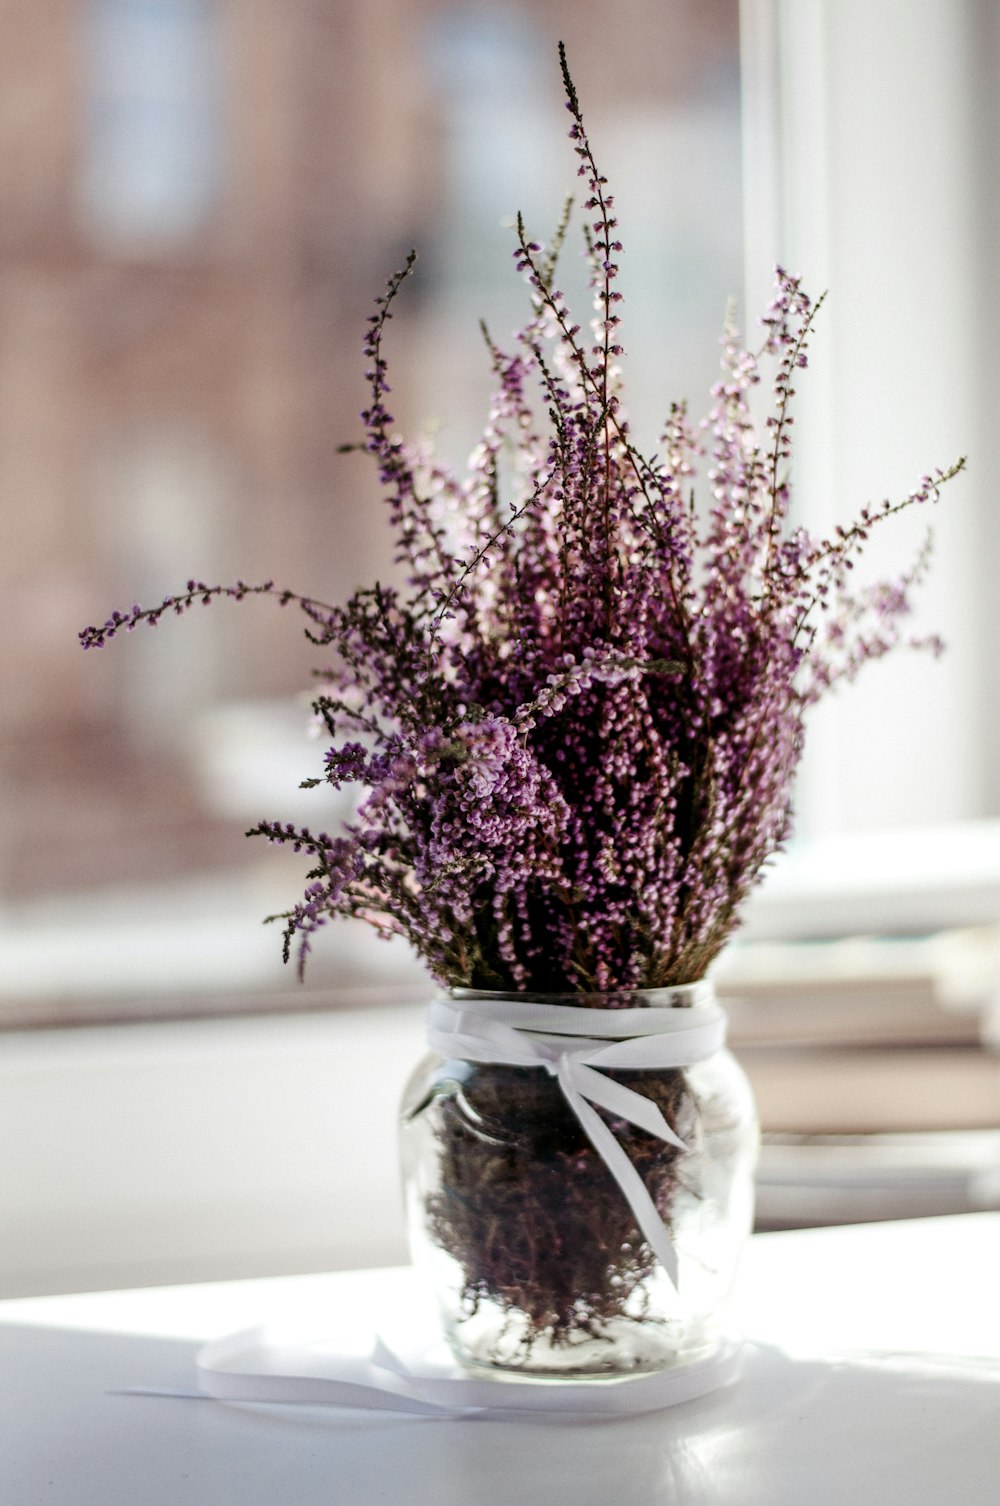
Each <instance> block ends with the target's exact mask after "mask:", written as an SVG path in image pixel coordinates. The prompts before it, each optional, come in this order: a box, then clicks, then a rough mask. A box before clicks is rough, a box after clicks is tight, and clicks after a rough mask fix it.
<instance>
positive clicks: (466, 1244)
mask: <svg viewBox="0 0 1000 1506" xmlns="http://www.w3.org/2000/svg"><path fill="white" fill-rule="evenodd" d="M607 1076H608V1077H614V1078H615V1079H616V1080H617V1081H619V1082H622V1083H624V1084H626V1085H627V1086H628V1087H631V1088H633V1089H635V1091H637V1092H639V1093H641V1094H642V1095H643V1097H645V1098H648V1099H650V1100H651V1101H652V1102H653V1103H655V1104H656V1106H657V1107H658V1108H659V1109H660V1111H661V1113H662V1114H663V1117H664V1118H665V1119H666V1121H667V1123H668V1124H670V1125H671V1127H672V1128H674V1129H675V1130H676V1131H677V1133H678V1134H679V1135H680V1136H681V1138H682V1139H686V1138H687V1136H688V1135H689V1134H690V1131H691V1126H692V1124H693V1121H694V1116H695V1113H696V1108H695V1103H694V1097H693V1094H692V1093H691V1091H690V1089H689V1087H688V1085H687V1080H686V1075H685V1073H684V1072H683V1071H681V1070H678V1069H672V1070H667V1071H656V1072H654V1071H618V1072H611V1071H609V1072H608V1073H607ZM438 1112H439V1114H440V1116H441V1117H440V1119H439V1123H438V1130H437V1134H438V1138H439V1141H440V1156H441V1184H440V1191H439V1192H438V1193H437V1194H435V1196H434V1197H433V1198H432V1199H431V1202H430V1206H429V1210H428V1212H429V1217H430V1229H431V1233H432V1236H433V1238H434V1240H435V1241H436V1243H437V1244H438V1245H440V1246H441V1248H442V1249H444V1250H446V1251H447V1252H448V1254H449V1255H451V1256H452V1257H453V1258H454V1259H455V1260H456V1261H457V1262H458V1264H459V1266H460V1267H461V1270H462V1281H463V1286H462V1302H463V1309H464V1314H465V1316H466V1317H472V1316H474V1315H475V1313H476V1312H477V1311H478V1310H479V1307H480V1305H481V1304H482V1303H483V1302H484V1301H489V1302H492V1303H494V1304H495V1305H496V1306H497V1307H499V1308H500V1309H501V1310H502V1311H504V1312H506V1313H508V1314H510V1315H511V1317H512V1318H513V1317H515V1316H516V1315H517V1314H521V1315H522V1318H523V1322H524V1329H523V1332H524V1339H523V1345H524V1348H525V1350H530V1348H531V1346H532V1345H533V1344H534V1343H535V1342H536V1341H537V1340H538V1339H539V1338H542V1337H544V1338H545V1339H546V1340H547V1341H548V1342H549V1343H551V1344H552V1345H554V1346H557V1347H558V1346H563V1345H569V1344H573V1343H579V1342H580V1341H582V1340H584V1339H590V1338H601V1337H602V1336H603V1334H604V1332H605V1328H606V1325H607V1324H608V1323H609V1322H611V1321H612V1320H613V1319H615V1318H621V1317H626V1316H627V1317H631V1318H635V1317H642V1316H643V1307H644V1287H645V1285H646V1284H647V1283H648V1279H649V1277H650V1276H651V1275H652V1274H653V1272H654V1270H655V1268H656V1258H655V1256H654V1255H653V1253H652V1251H651V1250H650V1248H649V1245H648V1244H647V1243H646V1241H645V1239H644V1237H643V1235H642V1234H641V1232H640V1230H639V1228H638V1226H637V1224H636V1221H635V1215H634V1213H633V1212H632V1209H631V1208H630V1207H629V1204H628V1202H627V1200H626V1198H625V1194H624V1193H623V1192H622V1190H621V1188H620V1187H619V1185H618V1183H617V1182H616V1180H615V1178H614V1176H613V1175H612V1173H611V1171H610V1170H609V1169H608V1167H607V1165H606V1164H605V1162H604V1160H603V1159H602V1157H601V1155H600V1153H599V1152H598V1151H597V1149H596V1148H595V1147H594V1146H593V1145H592V1143H591V1141H590V1140H589V1138H588V1136H587V1134H586V1132H585V1130H584V1128H583V1126H582V1124H581V1123H580V1121H579V1119H578V1118H577V1117H576V1115H575V1114H574V1112H573V1110H572V1108H571V1107H570V1105H569V1103H568V1102H567V1101H566V1098H565V1097H564V1095H563V1092H562V1089H561V1088H560V1086H559V1084H558V1082H557V1081H556V1080H555V1079H554V1078H553V1077H551V1076H550V1075H549V1073H548V1072H545V1071H539V1070H536V1069H532V1068H523V1067H509V1066H492V1065H491V1066H487V1067H478V1068H475V1069H474V1070H473V1071H472V1072H471V1073H470V1074H468V1076H467V1077H466V1078H465V1080H464V1081H463V1082H462V1083H461V1084H457V1083H456V1084H455V1090H454V1091H453V1092H452V1093H450V1094H448V1095H445V1096H442V1097H441V1098H439V1099H438ZM597 1112H598V1113H600V1114H601V1115H602V1117H603V1118H604V1120H605V1122H606V1123H607V1124H608V1125H609V1127H610V1128H611V1130H612V1132H613V1133H614V1135H615V1138H616V1139H617V1140H618V1141H619V1143H620V1144H621V1146H622V1149H623V1150H624V1151H625V1154H626V1155H627V1156H628V1158H629V1160H630V1161H631V1162H632V1164H633V1166H634V1167H635V1168H636V1170H637V1171H638V1173H639V1175H640V1176H641V1178H642V1180H643V1182H644V1183H645V1186H646V1188H647V1190H648V1192H649V1194H650V1196H651V1197H652V1199H653V1202H654V1203H655V1205H656V1207H657V1211H658V1212H659V1214H660V1217H661V1218H662V1219H663V1221H664V1223H665V1224H666V1226H667V1228H668V1229H669V1228H670V1226H671V1223H672V1211H673V1205H674V1201H675V1197H676V1194H677V1192H678V1189H679V1188H680V1186H681V1171H682V1163H683V1158H684V1155H685V1152H684V1151H682V1150H680V1149H678V1147H676V1146H674V1145H670V1144H668V1143H666V1142H665V1141H663V1140H661V1139H659V1138H658V1137H656V1136H654V1135H650V1134H648V1133H646V1132H645V1131H644V1130H642V1129H639V1128H638V1127H637V1126H635V1125H633V1124H630V1123H628V1122H626V1121H625V1120H622V1119H619V1118H616V1117H614V1116H612V1115H611V1114H609V1113H607V1112H606V1111H604V1110H602V1109H600V1108H598V1109H597Z"/></svg>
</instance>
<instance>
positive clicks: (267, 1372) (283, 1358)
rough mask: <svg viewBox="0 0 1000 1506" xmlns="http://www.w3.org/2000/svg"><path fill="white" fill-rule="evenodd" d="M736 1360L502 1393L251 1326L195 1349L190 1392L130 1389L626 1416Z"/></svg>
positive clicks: (689, 1397) (728, 1375) (731, 1349)
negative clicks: (296, 1341)
mask: <svg viewBox="0 0 1000 1506" xmlns="http://www.w3.org/2000/svg"><path fill="white" fill-rule="evenodd" d="M404 1344H405V1340H404ZM438 1345H440V1340H439V1341H438ZM741 1357H742V1345H741V1344H739V1343H736V1342H732V1341H729V1342H726V1343H724V1344H722V1345H721V1346H720V1347H719V1349H717V1350H716V1352H715V1353H714V1354H712V1355H709V1356H707V1357H706V1358H705V1359H702V1360H697V1361H695V1362H693V1363H691V1364H685V1365H679V1366H677V1367H676V1368H675V1369H668V1370H662V1371H657V1372H655V1373H653V1374H650V1375H636V1376H626V1377H622V1378H619V1379H609V1380H606V1381H605V1380H601V1379H595V1380H593V1381H589V1382H587V1383H586V1384H585V1385H581V1384H580V1383H579V1382H578V1381H573V1380H569V1381H563V1382H560V1381H557V1380H549V1379H545V1380H535V1381H532V1380H530V1379H528V1378H527V1377H519V1378H518V1380H517V1383H516V1384H514V1385H512V1384H511V1382H510V1381H509V1380H492V1379H489V1378H486V1377H483V1378H480V1377H478V1376H470V1375H466V1374H465V1373H464V1372H463V1371H462V1370H461V1369H460V1367H459V1366H458V1365H457V1364H456V1363H455V1362H454V1361H453V1360H451V1359H450V1358H449V1359H447V1360H443V1359H441V1357H440V1356H439V1355H437V1354H436V1353H435V1352H434V1351H433V1350H429V1351H428V1352H427V1353H426V1354H425V1353H424V1352H422V1351H421V1350H420V1349H419V1348H417V1349H414V1351H413V1353H412V1354H408V1355H407V1357H406V1358H405V1359H404V1358H401V1357H400V1354H399V1353H398V1351H396V1350H394V1349H390V1348H389V1347H388V1345H387V1344H386V1343H385V1341H384V1340H381V1339H376V1341H375V1344H374V1347H373V1349H372V1350H371V1352H370V1353H369V1354H368V1355H366V1356H361V1355H344V1354H339V1353H338V1352H337V1350H336V1348H335V1347H323V1348H317V1346H316V1345H314V1344H312V1345H307V1344H301V1343H300V1344H297V1345H296V1344H289V1343H288V1342H287V1341H286V1340H285V1339H284V1338H283V1336H282V1335H281V1334H280V1332H271V1331H269V1330H268V1329H265V1328H257V1329H250V1330H248V1331H247V1332H245V1333H238V1334H232V1335H230V1336H229V1337H228V1338H225V1339H217V1340H215V1341H214V1342H213V1343H210V1344H206V1345H204V1346H203V1348H202V1350H201V1352H200V1353H199V1355H198V1383H199V1390H198V1391H194V1392H181V1391H172V1392H165V1391H157V1390H154V1389H153V1388H135V1390H137V1391H138V1390H142V1391H143V1394H146V1395H161V1396H162V1395H186V1396H195V1397H204V1398H212V1399H214V1400H216V1401H235V1402H247V1401H249V1402H278V1403H286V1404H290V1405H312V1406H316V1405H319V1406H332V1407H350V1408H360V1409H363V1410H365V1411H379V1412H399V1413H408V1414H410V1415H411V1416H418V1417H426V1418H435V1417H436V1418H439V1419H442V1420H446V1419H448V1418H451V1419H460V1418H474V1417H483V1418H488V1417H490V1416H494V1417H503V1416H507V1417H511V1416H528V1415H534V1414H536V1413H539V1412H543V1413H556V1414H562V1415H569V1414H577V1415H585V1416H593V1417H598V1416H608V1415H615V1414H617V1415H619V1416H622V1415H625V1416H627V1415H635V1414H639V1413H643V1412H654V1411H659V1410H660V1409H661V1408H664V1407H672V1406H677V1405H679V1404H680V1403H683V1402H686V1401H694V1400H696V1399H697V1398H698V1397H701V1396H706V1395H708V1394H709V1393H710V1392H712V1391H716V1390H718V1389H719V1388H720V1387H722V1386H727V1385H729V1384H730V1383H731V1382H732V1381H734V1380H735V1379H736V1376H737V1374H738V1372H739V1367H740V1361H741Z"/></svg>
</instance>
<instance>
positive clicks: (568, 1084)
mask: <svg viewBox="0 0 1000 1506" xmlns="http://www.w3.org/2000/svg"><path fill="white" fill-rule="evenodd" d="M674 994H675V996H676V995H682V996H683V997H684V998H685V1000H686V1001H687V1002H688V1007H686V1008H685V1007H681V1008H672V1009H660V1008H655V1007H654V1008H651V1009H587V1008H585V1007H581V1006H579V1005H572V1004H555V1003H551V1002H549V1001H542V1000H539V1002H537V1003H536V1002H533V1001H532V1000H531V998H530V997H529V998H528V999H525V1000H523V1001H522V1000H520V999H511V998H509V997H508V998H503V999H498V998H495V997H491V996H489V995H477V994H475V993H472V992H471V991H468V992H467V991H464V990H457V991H456V992H455V994H453V995H451V996H449V997H447V998H441V999H437V1000H435V1002H434V1003H433V1004H432V1005H431V1006H430V1009H429V1012H428V1018H427V1041H428V1044H429V1046H430V1048H431V1050H432V1051H436V1052H437V1053H438V1055H439V1056H443V1057H446V1058H451V1059H458V1060H464V1061H475V1062H484V1063H492V1064H494V1065H498V1066H517V1067H542V1068H544V1069H545V1070H546V1071H547V1072H549V1073H550V1074H551V1076H553V1077H555V1078H557V1079H558V1082H559V1086H560V1087H561V1088H562V1091H563V1094H564V1096H565V1098H566V1102H567V1103H568V1104H569V1106H570V1108H571V1109H572V1110H573V1112H574V1114H575V1115H576V1117H577V1118H578V1119H579V1121H580V1123H581V1124H582V1126H583V1128H584V1130H585V1132H586V1134H587V1136H588V1137H589V1139H590V1141H591V1143H592V1144H593V1146H594V1147H595V1149H596V1150H597V1152H598V1154H599V1155H600V1156H601V1158H602V1160H603V1161H604V1163H605V1165H606V1166H607V1168H608V1170H609V1171H610V1172H611V1174H612V1176H613V1177H614V1179H615V1181H616V1182H617V1183H618V1185H619V1187H620V1188H621V1190H622V1192H623V1193H624V1195H625V1197H626V1199H627V1201H628V1204H629V1207H630V1208H631V1209H632V1212H633V1213H634V1214H635V1218H636V1223H637V1224H638V1225H639V1228H640V1229H641V1230H642V1233H643V1236H644V1238H645V1239H646V1240H647V1242H648V1244H649V1246H650V1248H651V1250H652V1251H653V1253H654V1255H655V1256H656V1258H657V1259H658V1260H659V1262H660V1264H661V1265H662V1266H663V1268H664V1270H665V1271H666V1273H667V1275H668V1276H669V1277H670V1280H671V1281H672V1283H673V1285H674V1287H675V1288H676V1287H677V1285H678V1273H677V1251H676V1250H675V1248H674V1245H673V1241H672V1240H671V1238H670V1234H669V1231H668V1229H667V1227H666V1225H665V1224H664V1222H663V1219H662V1218H661V1217H660V1215H659V1213H658V1211H657V1208H656V1205H655V1203H654V1202H653V1199H652V1198H651V1197H650V1195H649V1193H648V1192H647V1190H646V1187H645V1185H644V1183H643V1181H642V1178H641V1177H640V1176H639V1173H638V1172H637V1171H636V1169H635V1167H634V1166H633V1165H632V1162H631V1161H630V1160H629V1158H628V1156H627V1155H626V1154H625V1152H624V1150H623V1149H622V1147H621V1145H619V1143H618V1141H617V1140H616V1139H615V1137H614V1135H613V1134H612V1133H611V1130H610V1129H609V1128H608V1126H607V1125H606V1124H605V1122H604V1120H603V1119H602V1118H601V1116H600V1115H599V1114H598V1113H596V1112H595V1110H594V1108H593V1107H592V1105H593V1104H598V1105H599V1106H600V1107H601V1108H604V1109H607V1110H609V1112H610V1113H612V1114H614V1115H616V1116H617V1117H618V1118H619V1119H627V1120H628V1121H629V1123H631V1124H637V1125H638V1126H639V1127H640V1129H644V1130H645V1131H646V1132H647V1134H650V1135H657V1136H658V1137H659V1138H660V1139H661V1140H664V1141H666V1143H667V1144H668V1145H675V1146H677V1147H678V1149H680V1150H686V1149H687V1146H686V1145H685V1143H684V1141H683V1140H682V1139H681V1138H680V1136H679V1135H678V1134H677V1133H676V1132H675V1131H674V1130H673V1129H671V1127H670V1125H669V1124H668V1123H667V1121H666V1120H665V1119H664V1117H663V1115H662V1113H661V1112H660V1110H659V1108H658V1107H657V1105H656V1104H655V1103H653V1102H652V1101H651V1100H650V1099H648V1098H644V1097H643V1096H642V1094H641V1093H637V1092H636V1091H635V1090H634V1089H632V1088H627V1087H625V1086H623V1085H622V1084H621V1083H618V1082H615V1081H614V1080H613V1079H612V1078H610V1077H606V1076H605V1075H604V1073H603V1071H601V1070H600V1069H601V1068H607V1067H628V1068H644V1067H652V1068H662V1069H669V1068H672V1067H688V1066H691V1065H692V1064H693V1063H694V1062H697V1061H701V1060H703V1059H704V1058H705V1057H707V1056H711V1055H712V1053H713V1052H715V1051H718V1050H719V1048H720V1047H721V1046H722V1044H723V1042H724V1040H725V1030H726V1022H725V1015H724V1013H723V1011H722V1010H721V1009H720V1008H719V1006H718V1005H717V1004H716V1003H715V996H714V992H713V990H712V986H711V984H708V983H703V984H693V985H690V986H689V987H686V988H684V989H683V990H681V989H676V990H674ZM577 1032H580V1033H579V1034H577Z"/></svg>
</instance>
